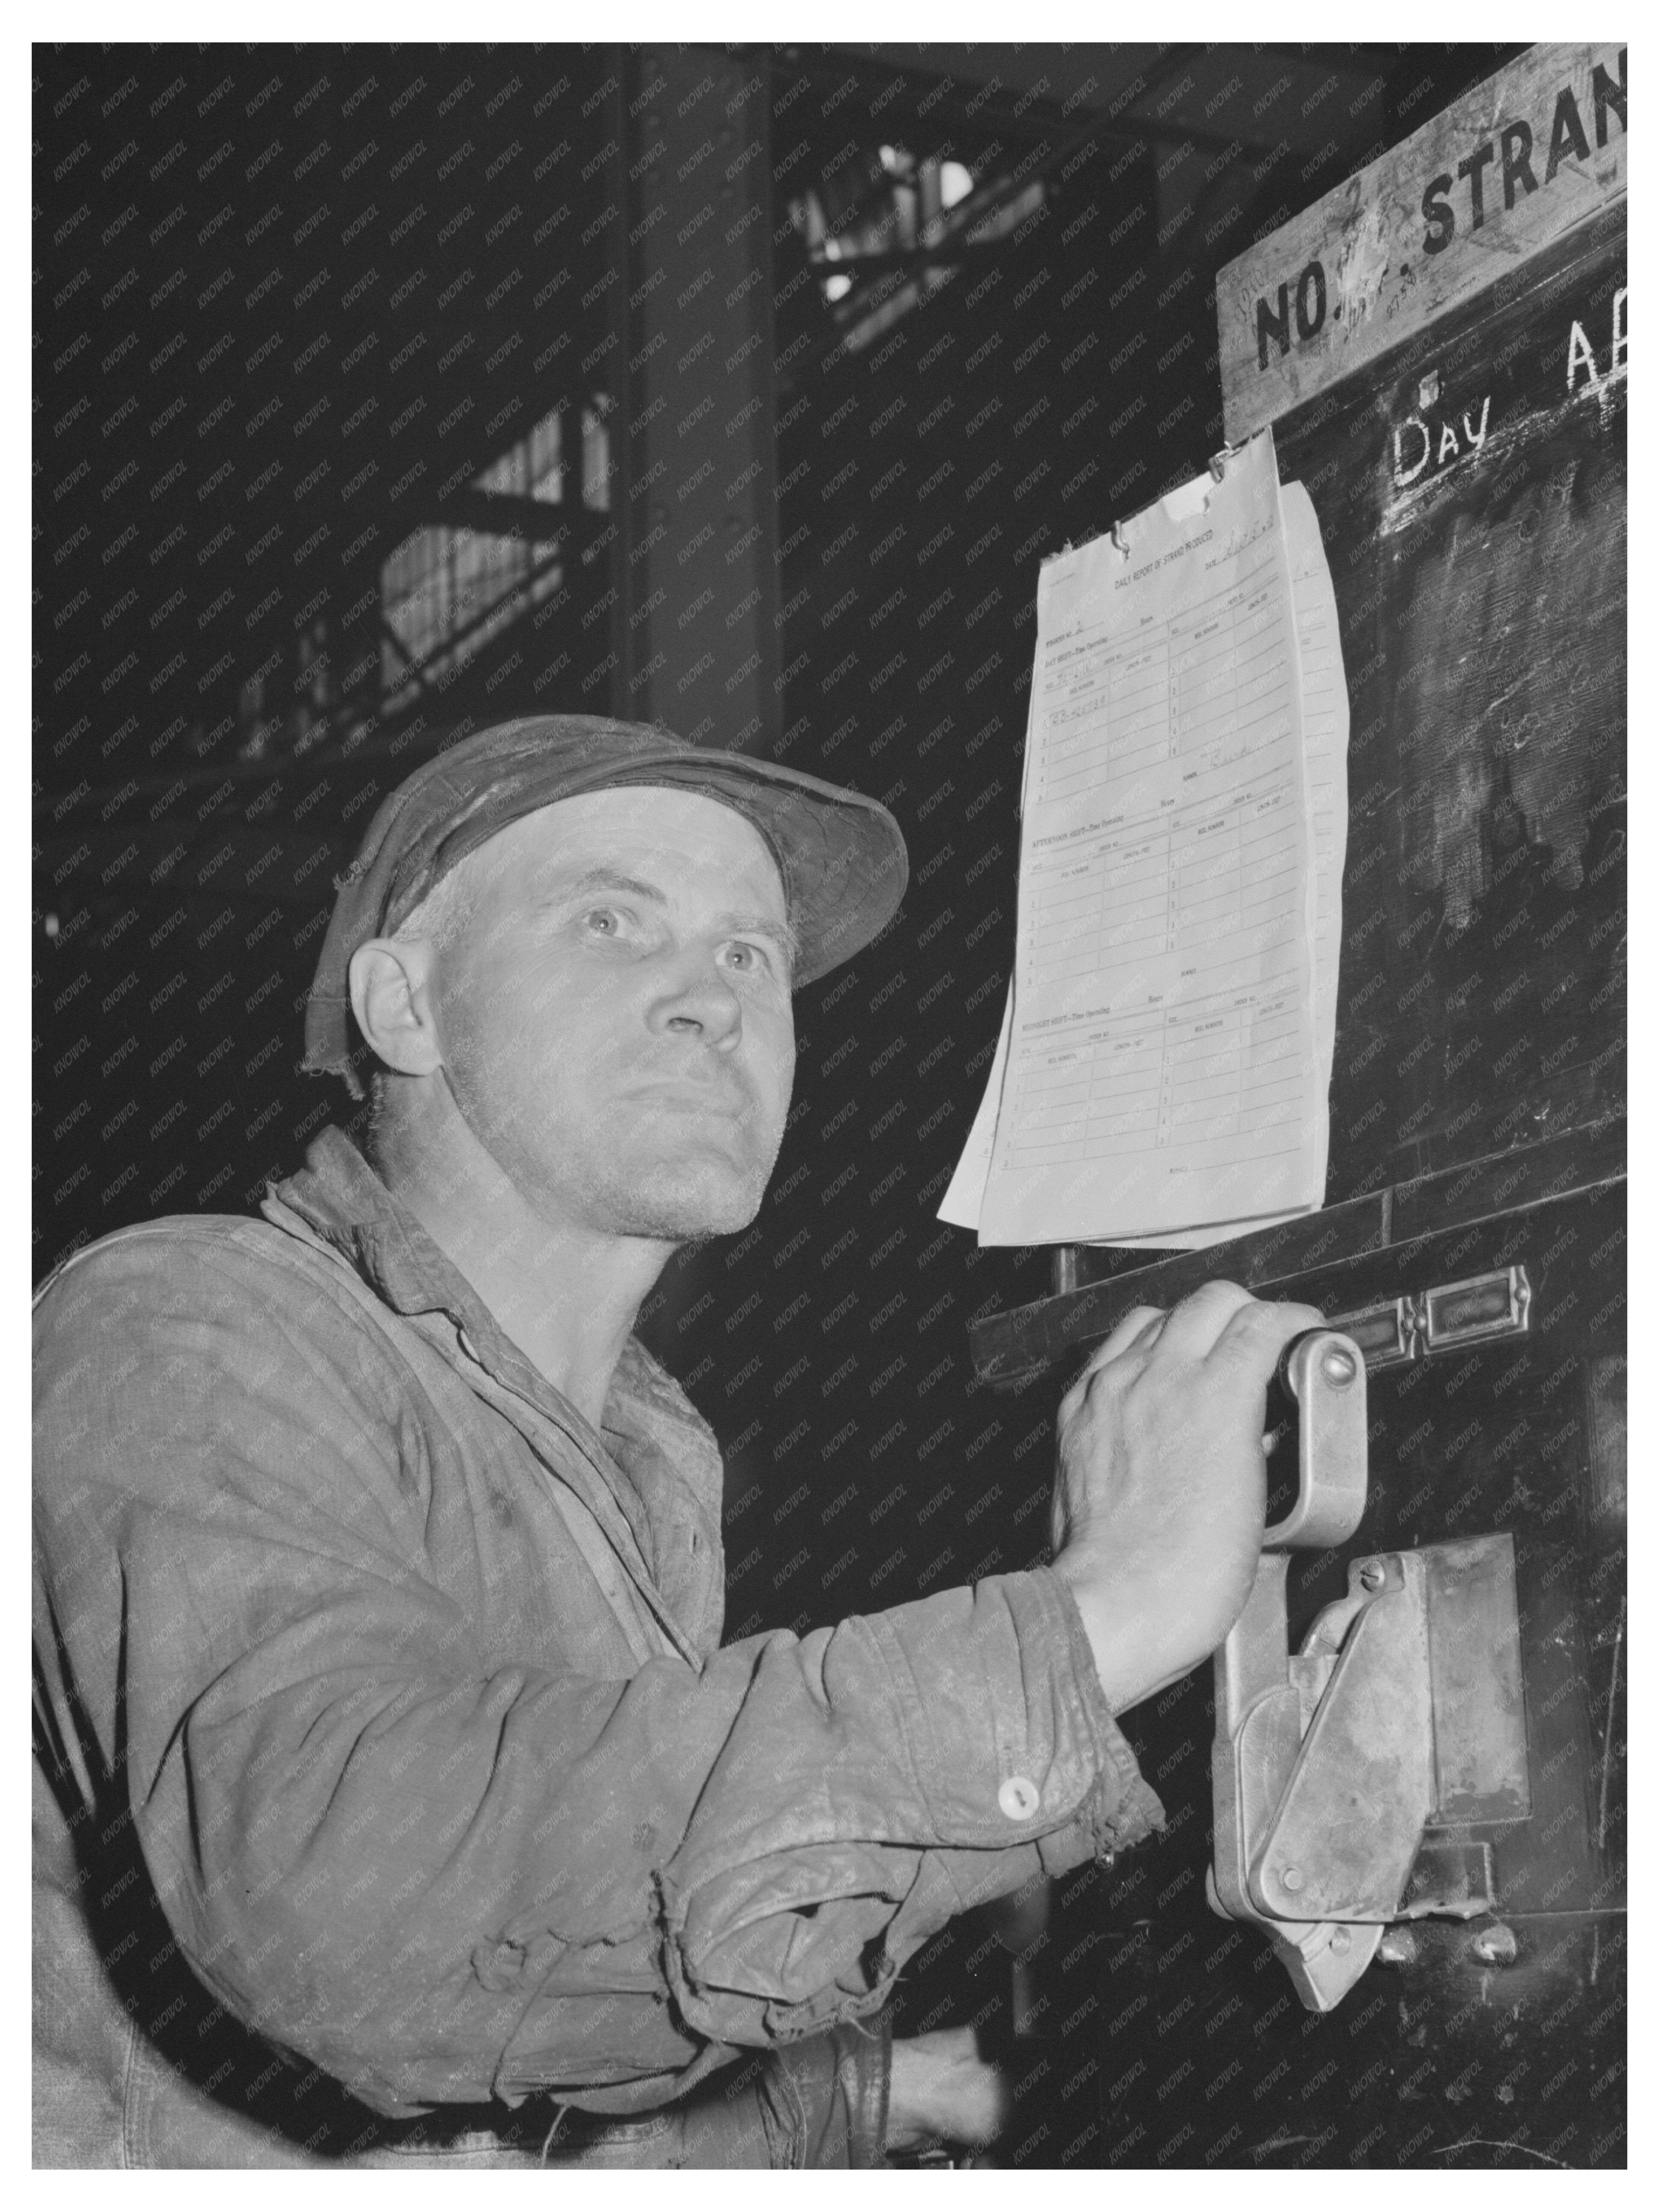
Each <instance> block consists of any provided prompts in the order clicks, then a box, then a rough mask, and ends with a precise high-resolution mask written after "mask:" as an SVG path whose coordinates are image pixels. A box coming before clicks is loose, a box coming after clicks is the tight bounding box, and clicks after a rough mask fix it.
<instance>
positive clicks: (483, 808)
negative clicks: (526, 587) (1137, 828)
mask: <svg viewBox="0 0 1659 2212" xmlns="http://www.w3.org/2000/svg"><path fill="white" fill-rule="evenodd" d="M629 783H646V784H655V785H668V786H670V787H679V786H682V785H683V786H684V787H685V788H686V789H687V790H690V791H695V792H697V793H701V794H702V795H703V796H704V797H707V798H709V799H719V800H720V801H721V802H722V804H723V805H727V806H731V807H734V808H735V809H736V810H737V811H738V813H739V814H742V815H744V816H746V817H748V819H749V820H750V822H752V823H754V825H755V827H756V829H758V830H759V831H760V833H761V835H762V836H763V837H764V838H765V840H766V842H767V844H768V845H769V847H770V848H771V852H772V856H773V858H774V859H775V860H776V862H777V864H778V873H779V874H780V876H781V878H782V879H783V891H784V897H785V900H786V902H787V907H788V912H789V919H790V922H791V924H792V925H793V928H794V931H795V934H796V936H797V938H798V939H799V945H800V954H799V961H798V963H797V966H796V970H795V982H796V984H797V985H798V986H799V985H800V984H802V983H810V982H812V981H815V980H816V978H817V977H818V976H820V975H825V974H827V972H828V971H829V969H831V968H834V967H836V965H838V963H840V962H842V961H843V960H847V959H850V957H852V955H853V954H854V952H857V951H859V950H860V948H861V947H862V946H864V945H867V944H868V943H869V942H870V940H871V939H872V937H875V936H876V935H878V933H879V932H880V931H881V930H882V929H884V927H886V925H887V923H888V922H889V921H890V920H891V919H892V917H893V915H895V914H896V913H897V911H898V906H899V902H900V900H901V899H902V897H903V896H904V886H905V882H906V878H907V877H908V872H909V863H908V856H907V855H906V853H905V849H904V838H903V836H902V833H901V831H900V829H899V826H898V823H896V821H895V820H894V819H893V817H892V816H891V815H890V813H889V812H888V811H887V809H886V808H885V807H884V806H882V805H878V802H877V801H876V800H875V799H866V798H865V797H864V795H863V793H860V792H856V791H844V790H842V789H841V788H840V787H838V786H837V785H836V784H833V783H823V782H821V781H819V779H818V778H817V776H815V775H803V774H802V773H801V772H800V770H799V769H790V768H778V767H775V766H774V765H773V763H771V762H769V761H763V760H751V759H750V758H748V757H746V756H745V755H744V754H742V753H726V752H714V751H712V750H708V749H707V748H706V747H704V746H702V745H694V744H691V743H690V741H689V740H688V739H686V738H677V737H673V736H671V734H670V733H669V732H667V731H666V730H659V729H656V728H654V727H653V726H650V725H649V724H646V723H640V722H613V721H610V720H605V718H603V717H601V716H599V715H589V714H537V715H532V716H530V717H528V718H526V720H522V721H517V722H502V723H500V724H498V725H497V726H495V728H494V729H489V730H479V731H477V732H476V733H475V734H474V735H473V736H471V737H470V738H463V739H462V740H461V741H460V743H459V744H454V745H452V746H450V747H449V749H448V750H447V751H446V752H442V753H440V754H439V755H438V756H437V757H436V758H435V760H429V761H428V762H426V763H424V764H423V765H422V767H420V768H418V769H416V771H415V773H414V775H411V776H410V778H409V779H408V781H406V782H404V783H402V784H399V786H398V788H397V790H396V791H394V792H392V793H391V794H390V796H389V797H388V798H387V799H386V800H385V801H384V803H383V804H382V805H380V808H379V809H378V811H376V813H375V816H374V820H373V821H372V822H371V823H369V825H368V836H366V837H365V838H364V840H363V843H362V850H361V851H360V852H359V854H358V855H357V857H356V860H354V861H353V862H352V864H351V866H350V867H349V869H348V870H347V871H346V873H345V874H344V875H343V876H342V877H341V878H339V879H338V882H337V886H336V888H337V891H338V894H339V895H338V896H337V898H336V900H335V902H334V913H333V915H332V917H331V921H330V922H329V926H328V934H327V936H326V937H325V939H323V951H322V957H321V958H320V959H319V961H318V963H317V973H316V975H315V977H314V979H313V982H312V986H311V995H310V999H309V1000H308V1001H307V1007H306V1056H305V1063H304V1064H305V1066H306V1067H307V1069H308V1070H309V1071H310V1072H311V1073H313V1074H316V1075H338V1076H341V1077H343V1079H344V1080H345V1082H346V1083H347V1085H349V1089H350V1091H351V1094H352V1096H353V1097H354V1098H361V1097H362V1095H363V1088H362V1083H361V1081H360V1080H359V1079H358V1075H357V1071H356V1067H355V1066H354V1065H353V1054H352V1022H351V996H350V993H349V989H348V987H347V974H346V971H347V967H348V964H349V961H350V959H351V956H352V954H353V953H354V952H355V951H356V949H357V947H358V946H359V945H363V944H366V943H367V942H368V939H370V938H372V937H389V936H391V935H392V933H393V932H394V931H395V930H396V929H397V928H398V925H399V923H400V922H402V921H403V920H404V917H405V916H406V915H409V914H410V913H412V912H413V910H414V909H415V908H416V907H417V906H418V905H419V904H420V902H421V901H422V899H423V898H425V896H427V894H428V892H429V891H430V890H432V889H433V887H434V885H435V884H437V883H438V882H439V881H440V880H441V878H443V877H444V876H446V875H447V873H448V872H449V871H450V869H451V868H453V866H455V863H456V862H457V861H458V860H463V859H464V858H465V855H466V854H469V853H471V852H475V851H476V850H477V848H478V847H479V846H480V845H482V844H483V843H484V842H486V841H487V840H488V839H489V838H491V837H493V836H495V833H496V831H497V830H499V829H505V828H506V827H507V823H509V822H516V821H517V820H518V819H519V817H520V815H524V814H532V813H534V812H535V811H536V810H537V808H538V807H542V806H550V805H552V804H553V802H554V801H555V799H571V798H574V796H575V795H576V794H577V793H579V792H584V791H605V790H609V789H611V788H613V787H616V786H617V785H619V784H629Z"/></svg>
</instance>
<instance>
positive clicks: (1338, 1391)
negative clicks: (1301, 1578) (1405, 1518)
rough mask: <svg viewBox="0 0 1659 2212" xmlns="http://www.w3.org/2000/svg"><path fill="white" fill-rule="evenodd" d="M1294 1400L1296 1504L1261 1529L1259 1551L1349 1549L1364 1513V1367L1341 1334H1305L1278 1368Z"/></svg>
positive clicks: (1354, 1347) (1325, 1331) (1335, 1331)
mask: <svg viewBox="0 0 1659 2212" xmlns="http://www.w3.org/2000/svg"><path fill="white" fill-rule="evenodd" d="M1280 1371H1281V1372H1282V1374H1283V1375H1284V1377H1285V1383H1286V1386H1287V1387H1288V1389H1290V1392H1291V1395H1292V1396H1293V1397H1294V1398H1295V1400H1296V1401H1297V1413H1298V1416H1299V1418H1298V1419H1297V1471H1298V1483H1297V1500H1296V1504H1294V1505H1293V1506H1292V1507H1291V1510H1290V1511H1289V1512H1288V1513H1287V1514H1286V1515H1285V1518H1284V1519H1283V1520H1282V1521H1275V1522H1273V1525H1272V1526H1271V1527H1270V1528H1267V1530H1265V1531H1264V1533H1263V1535H1262V1539H1261V1544H1262V1548H1263V1550H1264V1551H1279V1552H1282V1551H1315V1552H1317V1551H1323V1550H1326V1549H1327V1548H1328V1547H1329V1546H1331V1545H1333V1544H1341V1543H1346V1541H1347V1539H1348V1538H1349V1537H1350V1536H1352V1534H1353V1532H1354V1530H1355V1529H1356V1528H1358V1526H1359V1523H1360V1522H1361V1520H1362V1519H1363V1518H1364V1511H1365V1361H1364V1354H1363V1353H1362V1352H1360V1349H1359V1346H1358V1345H1357V1344H1356V1343H1355V1342H1354V1340H1353V1339H1352V1337H1351V1336H1345V1335H1344V1334H1342V1332H1341V1330H1340V1329H1335V1328H1310V1330H1309V1331H1308V1332H1307V1334H1305V1335H1304V1336H1298V1337H1297V1339H1296V1340H1295V1341H1294V1342H1293V1343H1292V1344H1291V1347H1290V1350H1289V1351H1288V1352H1286V1353H1285V1358H1284V1359H1283V1361H1282V1362H1281V1363H1280Z"/></svg>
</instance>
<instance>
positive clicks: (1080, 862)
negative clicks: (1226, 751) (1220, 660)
mask: <svg viewBox="0 0 1659 2212" xmlns="http://www.w3.org/2000/svg"><path fill="white" fill-rule="evenodd" d="M1279 743H1280V744H1283V745H1285V747H1286V748H1287V749H1288V744H1289V740H1288V739H1287V738H1286V739H1281V740H1279ZM1294 805H1295V797H1294V794H1293V793H1292V792H1291V790H1289V789H1287V788H1286V784H1285V778H1284V777H1283V776H1280V777H1279V778H1278V779H1277V780H1274V781H1270V782H1268V783H1267V787H1266V788H1265V789H1264V788H1263V787H1262V784H1261V779H1260V778H1257V777H1252V778H1251V779H1250V780H1249V781H1248V782H1244V783H1228V782H1227V781H1225V778H1223V777H1222V776H1221V775H1219V774H1217V775H1210V776H1204V777H1201V778H1200V779H1198V780H1197V783H1196V786H1195V799H1194V803H1193V804H1191V805H1183V806H1173V805H1172V806H1170V807H1169V808H1168V809H1161V810H1160V811H1158V812H1157V813H1156V814H1153V815H1152V816H1150V817H1142V818H1140V819H1139V820H1135V821H1125V822H1120V823H1114V824H1112V825H1110V826H1109V827H1108V828H1106V829H1104V830H1103V831H1102V832H1101V833H1100V834H1098V835H1093V836H1091V835H1086V834H1085V836H1081V837H1079V838H1078V839H1076V840H1067V841H1066V846H1065V848H1064V849H1063V851H1060V852H1050V853H1048V854H1044V855H1043V856H1042V860H1041V861H1040V862H1039V864H1038V865H1037V866H1036V868H1035V869H1034V870H1033V871H1032V879H1031V881H1030V888H1029V893H1028V896H1029V901H1030V907H1029V911H1030V921H1031V946H1032V950H1031V964H1030V969H1029V970H1028V985H1029V988H1030V990H1031V991H1033V992H1035V993H1037V994H1046V993H1047V992H1048V989H1049V988H1050V987H1052V986H1056V985H1060V986H1063V985H1065V984H1066V983H1071V982H1076V981H1082V980H1084V979H1085V978H1095V979H1098V980H1099V981H1103V982H1105V983H1107V984H1109V986H1110V987H1111V994H1112V997H1113V999H1114V1000H1115V1001H1118V1002H1121V1000H1122V998H1123V997H1124V996H1125V995H1126V994H1127V995H1133V994H1135V987H1136V985H1137V984H1139V983H1140V982H1142V981H1144V980H1145V975H1144V971H1143V972H1141V973H1137V968H1136V963H1141V962H1146V961H1150V960H1155V959H1156V960H1163V959H1164V958H1165V957H1167V956H1168V955H1170V954H1176V955H1185V954H1191V955H1194V956H1195V957H1194V962H1193V965H1192V968H1191V969H1190V972H1189V973H1188V971H1186V970H1183V974H1182V980H1192V981H1196V980H1198V978H1199V976H1200V972H1205V970H1203V969H1201V968H1200V963H1204V961H1205V955H1206V953H1207V952H1208V951H1209V950H1210V948H1212V947H1214V946H1217V945H1229V944H1231V945H1237V944H1239V943H1247V944H1249V945H1252V946H1254V947H1258V948H1261V949H1262V950H1264V951H1265V950H1267V948H1268V947H1269V946H1270V945H1272V944H1273V941H1274V940H1275V939H1278V938H1279V937H1281V936H1284V935H1285V934H1287V933H1289V932H1291V930H1293V929H1295V928H1297V927H1299V920H1300V916H1299V896H1300V885H1301V869H1300V867H1299V866H1298V864H1297V848H1296V824H1295V822H1294V820H1293V819H1292V818H1291V816H1292V810H1293V807H1294ZM1166 972H1167V971H1166Z"/></svg>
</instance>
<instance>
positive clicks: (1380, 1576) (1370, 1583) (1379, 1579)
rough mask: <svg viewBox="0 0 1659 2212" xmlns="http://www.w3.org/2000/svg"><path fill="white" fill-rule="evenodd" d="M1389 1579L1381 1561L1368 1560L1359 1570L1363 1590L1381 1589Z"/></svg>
mask: <svg viewBox="0 0 1659 2212" xmlns="http://www.w3.org/2000/svg"><path fill="white" fill-rule="evenodd" d="M1387 1579H1388V1577H1387V1575H1386V1572H1385V1571H1384V1569H1383V1562H1382V1560H1381V1559H1367V1560H1366V1562H1365V1564H1364V1566H1363V1567H1361V1569H1360V1570H1359V1586H1360V1588H1361V1589H1368V1590H1378V1589H1382V1587H1383V1583H1384V1582H1385V1581H1386V1580H1387Z"/></svg>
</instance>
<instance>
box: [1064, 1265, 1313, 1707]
mask: <svg viewBox="0 0 1659 2212" xmlns="http://www.w3.org/2000/svg"><path fill="white" fill-rule="evenodd" d="M1323 1319H1324V1316H1322V1314H1321V1313H1320V1311H1319V1310H1318V1309H1317V1307H1315V1306H1304V1305H1290V1304H1285V1305H1268V1304H1263V1303H1262V1302H1261V1300H1259V1299H1256V1298H1253V1297H1250V1295H1249V1292H1248V1291H1242V1290H1240V1289H1239V1287H1238V1285H1237V1284H1236V1283H1222V1282H1215V1283H1206V1284H1205V1285H1204V1286H1203V1288H1202V1289H1201V1290H1198V1291H1194V1293H1193V1295H1192V1297H1189V1298H1184V1299H1182V1303H1181V1304H1179V1305H1178V1306H1176V1307H1175V1308H1174V1310H1172V1311H1171V1312H1170V1313H1167V1314H1165V1313H1161V1312H1159V1311H1158V1309H1157V1308H1156V1307H1152V1306H1138V1307H1136V1309H1135V1310H1134V1311H1133V1312H1132V1313H1130V1314H1127V1315H1126V1316H1125V1317H1124V1319H1123V1320H1122V1321H1121V1322H1119V1323H1118V1326H1117V1327H1116V1328H1115V1329H1114V1330H1113V1332H1112V1334H1110V1336H1109V1337H1108V1338H1107V1340H1106V1341H1105V1343H1104V1344H1103V1345H1102V1346H1100V1348H1099V1350H1098V1351H1097V1352H1096V1353H1095V1354H1094V1356H1093V1358H1091V1360H1090V1362H1089V1364H1088V1365H1087V1367H1086V1368H1085V1370H1084V1371H1083V1373H1082V1375H1081V1376H1079V1379H1078V1381H1077V1382H1076V1383H1074V1384H1073V1387H1072V1389H1070V1390H1068V1391H1067V1392H1066V1396H1065V1397H1064V1398H1063V1399H1062V1400H1061V1401H1060V1421H1059V1438H1060V1464H1059V1470H1058V1473H1057V1474H1056V1476H1055V1481H1054V1510H1053V1521H1052V1533H1053V1537H1054V1568H1055V1571H1056V1572H1057V1573H1059V1574H1061V1575H1063V1576H1064V1577H1065V1578H1066V1582H1067V1583H1068V1584H1069V1585H1070V1587H1071V1590H1072V1595H1073V1597H1075V1599H1076V1600H1077V1604H1078V1609H1079V1612H1080V1613H1081V1614H1082V1616H1083V1625H1084V1627H1085V1631H1086V1632H1087V1633H1088V1638H1089V1642H1090V1644H1091V1648H1092V1650H1093V1652H1094V1656H1095V1665H1096V1668H1097V1670H1098V1672H1099V1674H1100V1680H1101V1686H1102V1687H1103V1690H1104V1691H1105V1692H1106V1696H1107V1699H1108V1701H1109V1704H1110V1705H1111V1706H1112V1709H1113V1711H1115V1712H1121V1711H1123V1709H1124V1708H1125V1707H1126V1706H1127V1705H1134V1704H1135V1703H1137V1701H1138V1700H1139V1699H1141V1698H1144V1697H1146V1696H1148V1695H1150V1693H1151V1692H1152V1691H1154V1690H1157V1689H1161V1688H1162V1687H1163V1686H1164V1684H1165V1683H1166V1682H1171V1681H1174V1680H1176V1679H1177V1678H1178V1677H1179V1676H1180V1675H1182V1674H1186V1673H1187V1672H1188V1669H1189V1668H1193V1667H1195V1666H1197V1665H1198V1663H1199V1662H1200V1660H1202V1659H1204V1658H1206V1657H1207V1656H1208V1655H1209V1654H1210V1653H1211V1652H1212V1651H1213V1650H1215V1649H1216V1647H1217V1646H1218V1644H1221V1643H1222V1642H1223V1641H1224V1639H1225V1637H1226V1634H1227V1632H1228V1630H1229V1629H1230V1628H1231V1626H1232V1625H1233V1623H1234V1621H1235V1620H1237V1618H1238V1616H1239V1614H1240V1613H1241V1612H1242V1611H1243V1607H1244V1601H1245V1600H1246V1599H1247V1598H1248V1597H1249V1594H1250V1586H1251V1583H1252V1582H1253V1581H1254V1579H1255V1563H1256V1559H1257V1555H1258V1554H1259V1553H1260V1551H1261V1531H1262V1528H1263V1525H1264V1522H1265V1521H1266V1516H1267V1475H1266V1468H1267V1454H1266V1451H1265V1449H1263V1442H1262V1433H1261V1430H1262V1416H1263V1410H1264V1399H1265V1396H1266V1393H1267V1384H1268V1383H1269V1381H1270V1380H1271V1378H1272V1376H1273V1369H1274V1367H1275V1366H1276V1364H1278V1361H1279V1354H1280V1352H1282V1351H1283V1350H1284V1348H1285V1346H1286V1345H1287V1344H1288V1343H1289V1342H1290V1341H1291V1339H1292V1338H1293V1337H1296V1336H1299V1335H1300V1334H1302V1332H1303V1331H1304V1329H1310V1328H1319V1327H1320V1326H1321V1324H1322V1322H1323Z"/></svg>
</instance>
